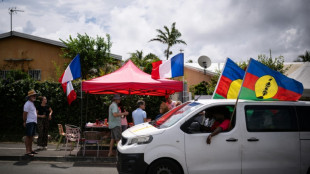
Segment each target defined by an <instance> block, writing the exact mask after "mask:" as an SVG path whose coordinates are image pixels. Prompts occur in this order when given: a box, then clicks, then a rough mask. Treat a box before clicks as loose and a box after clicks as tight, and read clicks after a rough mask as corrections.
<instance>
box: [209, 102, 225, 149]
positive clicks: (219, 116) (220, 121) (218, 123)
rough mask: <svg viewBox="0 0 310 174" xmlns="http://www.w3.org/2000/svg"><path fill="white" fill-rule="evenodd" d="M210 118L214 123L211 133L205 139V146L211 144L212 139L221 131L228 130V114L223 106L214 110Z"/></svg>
mask: <svg viewBox="0 0 310 174" xmlns="http://www.w3.org/2000/svg"><path fill="white" fill-rule="evenodd" d="M212 116H213V118H215V122H214V123H213V125H212V127H211V131H213V132H212V133H211V134H210V135H209V136H208V138H207V144H211V139H212V137H214V136H216V135H217V134H219V133H220V132H222V131H226V130H228V128H229V125H230V119H229V117H230V112H229V110H228V109H227V108H226V107H225V106H223V107H218V108H216V110H215V111H213V113H212Z"/></svg>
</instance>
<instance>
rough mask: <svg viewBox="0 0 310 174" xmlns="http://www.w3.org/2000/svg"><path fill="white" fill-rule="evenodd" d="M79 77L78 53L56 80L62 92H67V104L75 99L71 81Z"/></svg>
mask: <svg viewBox="0 0 310 174" xmlns="http://www.w3.org/2000/svg"><path fill="white" fill-rule="evenodd" d="M79 77H81V63H80V55H79V54H78V55H77V56H75V58H74V59H73V60H72V61H71V63H70V64H69V66H68V67H67V69H66V70H65V72H64V73H63V74H62V76H61V77H60V78H59V80H58V81H59V82H60V83H61V86H62V88H63V90H64V93H67V99H68V103H69V105H70V104H71V103H72V101H74V100H75V99H76V92H75V91H74V89H73V86H72V82H71V81H72V80H74V79H77V78H79Z"/></svg>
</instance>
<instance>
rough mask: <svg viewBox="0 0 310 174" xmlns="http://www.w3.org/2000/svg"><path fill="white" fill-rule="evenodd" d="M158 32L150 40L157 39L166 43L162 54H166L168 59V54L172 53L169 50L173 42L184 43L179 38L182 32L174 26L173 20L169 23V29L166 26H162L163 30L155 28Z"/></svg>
mask: <svg viewBox="0 0 310 174" xmlns="http://www.w3.org/2000/svg"><path fill="white" fill-rule="evenodd" d="M156 31H157V32H158V33H159V34H158V35H157V37H156V38H153V39H151V40H150V41H149V42H151V41H158V42H161V43H163V44H167V49H166V50H165V51H164V54H165V55H166V58H167V60H168V58H169V55H171V54H172V51H170V48H171V47H172V46H173V45H175V44H185V45H186V42H185V41H183V40H181V39H179V38H180V37H181V36H182V34H181V33H180V32H179V30H178V29H176V28H175V22H174V23H173V24H172V25H171V30H169V28H168V27H167V26H164V31H162V30H160V29H157V30H156Z"/></svg>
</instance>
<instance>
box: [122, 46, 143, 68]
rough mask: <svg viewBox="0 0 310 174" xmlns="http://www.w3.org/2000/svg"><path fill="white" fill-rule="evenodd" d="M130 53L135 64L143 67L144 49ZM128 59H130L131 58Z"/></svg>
mask: <svg viewBox="0 0 310 174" xmlns="http://www.w3.org/2000/svg"><path fill="white" fill-rule="evenodd" d="M129 54H130V58H129V59H130V60H131V61H132V62H133V63H134V64H135V65H137V66H138V67H141V66H143V64H144V62H143V51H142V50H141V51H139V50H136V52H134V53H129ZM129 59H128V60H129ZM128 60H127V61H128ZM127 61H126V62H127Z"/></svg>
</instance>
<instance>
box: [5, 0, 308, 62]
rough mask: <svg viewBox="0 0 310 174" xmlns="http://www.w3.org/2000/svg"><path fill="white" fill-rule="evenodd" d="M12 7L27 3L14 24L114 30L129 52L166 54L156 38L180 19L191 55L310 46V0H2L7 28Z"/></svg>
mask: <svg viewBox="0 0 310 174" xmlns="http://www.w3.org/2000/svg"><path fill="white" fill-rule="evenodd" d="M11 7H16V9H18V10H23V12H18V13H16V14H13V31H18V32H22V33H26V34H30V35H35V36H39V37H43V38H47V39H52V40H58V41H59V39H62V40H67V39H68V38H69V35H71V36H72V37H76V36H77V33H80V34H85V33H86V34H88V35H89V36H91V37H93V38H95V37H96V36H100V37H105V36H106V34H109V35H110V36H111V41H112V48H111V53H113V54H118V55H121V56H122V58H123V60H126V59H128V58H129V56H130V53H133V52H136V50H139V51H141V50H142V51H143V53H144V55H147V54H149V53H153V54H156V55H157V56H159V57H160V58H161V59H163V60H165V55H164V50H165V49H166V48H167V46H166V45H164V44H162V43H160V42H149V41H150V40H151V39H152V38H155V37H156V36H157V34H158V33H157V31H156V29H161V30H163V28H164V26H167V27H168V28H170V27H171V25H172V23H173V22H176V28H177V29H178V30H179V31H180V32H181V33H182V36H181V38H180V39H182V40H184V41H185V42H186V43H187V45H183V44H177V45H174V46H173V47H172V49H171V51H173V54H172V56H173V55H175V54H177V53H179V52H180V50H181V49H182V50H184V51H183V52H184V55H185V61H188V60H193V62H197V60H198V58H199V57H200V56H202V55H205V56H208V57H210V59H211V61H212V62H225V60H226V58H227V57H229V58H231V59H232V60H234V61H235V62H241V61H246V60H249V58H255V59H256V58H257V57H258V55H259V54H265V55H268V56H269V50H271V52H272V57H279V56H283V57H284V60H285V61H286V62H292V61H294V60H295V59H296V58H297V57H298V56H299V55H301V54H304V53H305V51H306V50H308V51H310V37H309V32H310V20H309V16H310V0H216V1H215V0H88V1H85V0H74V1H72V0H70V1H69V0H53V1H50V0H40V1H37V0H0V16H1V18H0V33H5V32H9V31H10V25H11V24H10V14H9V8H11Z"/></svg>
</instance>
